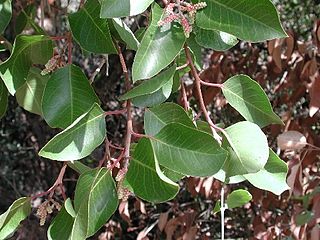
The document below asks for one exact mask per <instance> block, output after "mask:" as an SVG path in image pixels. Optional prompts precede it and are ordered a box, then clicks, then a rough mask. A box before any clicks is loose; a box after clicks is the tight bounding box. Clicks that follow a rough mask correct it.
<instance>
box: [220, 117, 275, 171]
mask: <svg viewBox="0 0 320 240" xmlns="http://www.w3.org/2000/svg"><path fill="white" fill-rule="evenodd" d="M225 136H226V139H227V143H226V141H224V143H223V146H225V148H226V149H228V151H229V157H228V160H227V161H226V164H225V166H224V168H223V169H224V170H225V172H226V174H227V176H228V177H230V176H236V175H242V174H246V173H256V172H258V171H260V170H261V169H263V167H264V166H265V165H266V163H267V161H268V158H269V147H268V141H267V138H266V136H265V135H264V133H263V132H262V131H261V129H260V128H259V127H258V126H257V125H256V124H254V123H251V122H239V123H236V124H234V125H232V126H230V127H228V128H226V129H225Z"/></svg>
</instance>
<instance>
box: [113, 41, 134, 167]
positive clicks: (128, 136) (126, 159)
mask: <svg viewBox="0 0 320 240" xmlns="http://www.w3.org/2000/svg"><path fill="white" fill-rule="evenodd" d="M117 50H118V55H119V58H120V63H121V67H122V71H123V74H124V77H125V86H126V90H127V92H128V91H130V89H131V83H130V78H129V74H128V68H127V65H126V61H125V59H124V57H123V54H122V52H121V48H120V46H119V44H118V43H117ZM126 109H127V132H126V137H125V144H124V146H125V148H124V162H123V167H124V169H125V171H126V170H127V169H128V166H129V159H130V146H131V139H132V132H133V127H132V112H131V101H130V100H129V99H128V100H127V101H126Z"/></svg>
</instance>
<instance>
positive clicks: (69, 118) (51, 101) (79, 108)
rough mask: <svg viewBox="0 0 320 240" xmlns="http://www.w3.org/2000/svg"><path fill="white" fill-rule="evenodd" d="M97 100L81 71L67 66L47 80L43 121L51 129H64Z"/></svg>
mask: <svg viewBox="0 0 320 240" xmlns="http://www.w3.org/2000/svg"><path fill="white" fill-rule="evenodd" d="M95 102H96V103H99V102H100V101H99V99H98V97H97V95H96V94H95V92H94V90H93V88H92V87H91V85H90V83H89V80H88V79H87V77H86V75H85V74H84V73H83V72H82V70H81V69H80V68H79V67H77V66H75V65H67V66H65V67H64V68H60V69H58V70H56V71H55V72H54V73H53V74H52V75H51V78H50V79H49V81H48V83H47V85H46V87H45V90H44V93H43V100H42V112H43V116H44V119H45V120H46V122H47V123H48V124H49V125H50V126H51V127H59V128H66V127H67V126H69V125H70V124H71V123H72V122H74V121H75V120H76V119H77V118H78V117H79V116H80V115H82V114H83V113H85V112H87V111H88V110H89V109H90V108H91V106H92V104H93V103H95Z"/></svg>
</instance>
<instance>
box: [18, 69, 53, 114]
mask: <svg viewBox="0 0 320 240" xmlns="http://www.w3.org/2000/svg"><path fill="white" fill-rule="evenodd" d="M47 81H48V77H47V76H43V75H41V71H40V69H38V68H31V69H30V72H29V74H28V77H27V80H26V82H25V83H24V84H23V85H22V86H21V87H20V88H19V89H18V90H17V92H16V98H17V102H18V104H19V105H20V106H21V107H23V108H24V109H25V110H27V111H29V112H32V113H35V114H38V115H42V109H41V102H42V96H43V91H44V88H45V86H46V83H47Z"/></svg>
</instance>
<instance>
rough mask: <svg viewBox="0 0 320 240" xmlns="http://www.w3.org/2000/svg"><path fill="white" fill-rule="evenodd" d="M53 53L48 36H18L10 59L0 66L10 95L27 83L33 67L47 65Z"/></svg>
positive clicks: (0, 74)
mask: <svg viewBox="0 0 320 240" xmlns="http://www.w3.org/2000/svg"><path fill="white" fill-rule="evenodd" d="M52 52H53V45H52V41H51V39H50V38H48V37H46V36H42V35H33V36H23V35H19V36H17V38H16V40H15V43H14V45H13V50H12V54H11V56H10V58H9V59H8V60H7V61H5V62H3V63H2V64H1V65H0V77H1V78H2V79H3V81H4V83H5V85H6V86H7V89H8V91H9V93H10V94H11V95H14V94H15V92H16V90H17V89H18V88H19V87H21V86H22V85H23V84H24V83H25V82H26V79H27V76H28V74H29V69H30V68H31V66H32V65H33V64H46V63H47V62H48V60H49V59H50V58H51V56H52Z"/></svg>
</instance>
